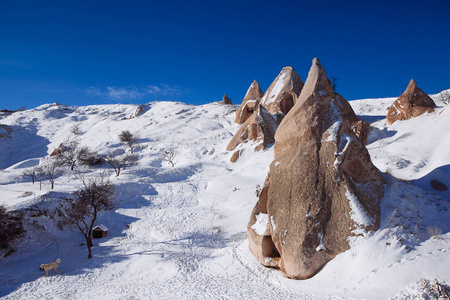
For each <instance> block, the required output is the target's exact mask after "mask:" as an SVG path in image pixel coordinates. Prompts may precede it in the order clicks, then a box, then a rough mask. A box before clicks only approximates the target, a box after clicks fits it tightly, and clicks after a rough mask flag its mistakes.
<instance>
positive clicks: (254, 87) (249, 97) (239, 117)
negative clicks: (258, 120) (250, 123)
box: [234, 80, 264, 124]
mask: <svg viewBox="0 0 450 300" xmlns="http://www.w3.org/2000/svg"><path fill="white" fill-rule="evenodd" d="M262 96H264V93H263V91H262V90H261V88H260V87H259V84H258V82H257V81H256V80H253V83H252V84H251V85H250V87H249V88H248V90H247V93H246V94H245V97H244V100H242V103H241V105H240V106H239V108H238V110H237V111H236V118H235V119H234V122H235V123H238V124H243V123H244V122H245V121H247V119H248V118H249V117H250V116H251V115H252V114H253V112H254V111H255V109H256V107H257V106H258V104H259V101H260V100H261V98H262Z"/></svg>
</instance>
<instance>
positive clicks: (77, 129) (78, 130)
mask: <svg viewBox="0 0 450 300" xmlns="http://www.w3.org/2000/svg"><path fill="white" fill-rule="evenodd" d="M70 131H71V132H72V133H73V134H75V135H80V134H82V133H83V131H81V128H80V126H79V125H73V126H72V128H71V129H70Z"/></svg>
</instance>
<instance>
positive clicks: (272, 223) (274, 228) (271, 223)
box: [270, 216, 277, 230]
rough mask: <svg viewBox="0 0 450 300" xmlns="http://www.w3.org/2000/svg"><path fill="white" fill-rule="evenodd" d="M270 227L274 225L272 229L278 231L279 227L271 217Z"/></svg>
mask: <svg viewBox="0 0 450 300" xmlns="http://www.w3.org/2000/svg"><path fill="white" fill-rule="evenodd" d="M270 225H272V229H273V230H276V228H277V226H276V225H275V221H274V220H273V216H270Z"/></svg>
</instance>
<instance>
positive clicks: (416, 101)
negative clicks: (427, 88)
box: [386, 79, 436, 125]
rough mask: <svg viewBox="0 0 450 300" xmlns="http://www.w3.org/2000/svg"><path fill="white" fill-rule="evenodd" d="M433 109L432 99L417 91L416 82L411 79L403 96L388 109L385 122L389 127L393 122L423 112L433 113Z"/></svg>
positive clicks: (419, 90) (434, 105)
mask: <svg viewBox="0 0 450 300" xmlns="http://www.w3.org/2000/svg"><path fill="white" fill-rule="evenodd" d="M434 107H436V104H435V103H434V101H433V99H431V98H430V97H429V96H428V95H427V94H425V92H424V91H422V90H421V89H419V88H418V87H417V84H416V82H415V81H414V80H413V79H411V81H410V82H409V85H408V87H407V88H406V90H405V91H404V92H403V94H401V95H400V97H398V98H397V100H395V102H394V103H393V104H392V105H391V107H390V108H389V110H388V113H387V116H386V121H387V123H388V124H389V125H391V124H392V123H394V122H395V121H400V120H408V119H411V118H412V117H417V116H420V115H421V114H423V113H425V112H428V113H430V112H433V111H434Z"/></svg>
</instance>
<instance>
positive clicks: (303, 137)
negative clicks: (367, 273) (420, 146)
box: [247, 58, 385, 279]
mask: <svg viewBox="0 0 450 300" xmlns="http://www.w3.org/2000/svg"><path fill="white" fill-rule="evenodd" d="M358 121H359V120H358V118H357V117H356V115H355V113H354V112H353V110H352V108H351V106H350V105H349V104H348V102H347V101H346V100H345V99H344V98H343V97H342V96H340V95H339V94H336V93H334V92H333V89H332V86H331V83H330V81H329V80H328V78H327V76H326V73H325V70H324V69H323V67H322V65H321V63H320V61H319V60H318V59H317V58H315V59H314V60H313V65H312V67H311V69H310V71H309V74H308V78H307V80H306V83H305V86H304V87H303V90H302V92H301V95H300V97H299V98H298V100H297V101H296V103H295V105H294V107H293V108H292V109H291V110H290V111H289V113H288V114H287V115H286V117H285V118H284V119H283V121H282V122H281V124H280V125H279V127H278V130H277V132H276V134H275V146H274V152H275V158H274V160H273V162H272V163H271V165H270V171H269V175H268V176H267V179H266V181H265V183H264V187H263V189H262V191H261V193H260V195H259V199H258V202H257V203H256V205H255V208H254V209H253V212H252V215H251V217H250V221H249V223H248V227H247V230H248V236H249V246H250V250H251V252H252V253H253V254H254V255H255V256H256V258H257V259H258V260H259V261H260V262H261V263H262V264H263V265H265V266H268V267H275V268H280V269H281V270H283V271H284V272H286V274H287V276H289V277H291V278H296V279H306V278H309V277H311V276H314V275H315V274H316V273H317V272H318V271H319V270H320V269H321V268H322V267H323V265H324V264H326V263H327V262H328V261H329V260H331V259H332V258H333V257H335V256H336V255H337V254H339V253H341V252H343V251H345V250H347V249H348V248H349V245H348V237H349V236H352V235H355V234H358V233H361V232H362V230H376V229H377V228H378V227H379V223H380V206H379V203H380V200H381V198H382V196H383V194H384V183H385V179H384V177H383V176H382V175H381V174H380V172H379V171H378V169H377V168H376V167H375V166H374V165H373V164H372V162H371V160H370V155H369V153H368V151H367V149H366V148H365V146H364V143H363V142H362V141H361V140H360V139H359V138H358V136H357V135H356V134H355V130H354V128H356V127H357V126H356V125H357V122H358Z"/></svg>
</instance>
